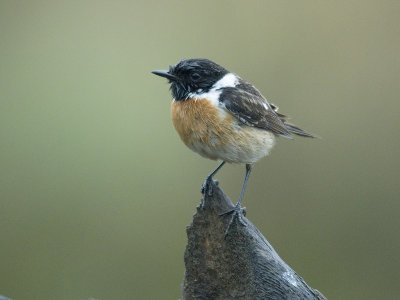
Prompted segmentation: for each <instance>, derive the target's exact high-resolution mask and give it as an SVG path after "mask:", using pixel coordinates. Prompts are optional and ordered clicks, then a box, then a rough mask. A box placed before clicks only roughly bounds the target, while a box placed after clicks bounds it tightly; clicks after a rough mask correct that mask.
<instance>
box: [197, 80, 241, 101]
mask: <svg viewBox="0 0 400 300" xmlns="http://www.w3.org/2000/svg"><path fill="white" fill-rule="evenodd" d="M238 83H239V78H238V77H237V76H236V75H235V74H233V73H228V74H226V75H225V76H224V77H222V78H221V79H220V80H218V81H217V82H216V83H214V85H213V86H212V88H211V89H210V90H209V91H208V92H207V93H200V94H198V93H190V94H189V98H193V99H195V100H200V99H207V100H209V101H211V102H212V103H213V104H214V105H218V98H219V95H220V94H221V93H222V91H221V89H223V88H227V87H235V86H237V85H238Z"/></svg>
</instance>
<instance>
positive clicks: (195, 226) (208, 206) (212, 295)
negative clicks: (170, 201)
mask: <svg viewBox="0 0 400 300" xmlns="http://www.w3.org/2000/svg"><path fill="white" fill-rule="evenodd" d="M211 188H212V195H211V196H210V195H206V198H205V203H204V207H203V208H200V207H198V208H197V212H196V214H195V215H194V217H193V222H192V223H191V224H190V225H189V226H188V228H187V235H188V245H187V247H186V251H185V257H184V259H185V268H186V270H185V278H184V282H183V285H182V297H183V300H189V299H199V300H200V299H204V300H206V299H326V298H325V297H324V296H323V295H322V294H321V293H320V292H319V291H318V290H315V289H313V288H311V287H310V286H308V285H307V284H306V283H305V281H304V280H303V279H302V278H301V277H299V276H298V275H297V274H296V272H294V271H293V270H292V269H291V268H290V267H289V266H288V265H287V264H286V263H285V262H284V261H283V260H282V259H281V258H280V257H279V255H278V254H277V253H276V252H275V250H274V249H273V248H272V246H271V245H270V243H269V242H268V241H267V239H266V238H265V237H264V236H263V235H262V234H261V233H260V231H259V230H258V229H257V228H256V227H255V226H254V225H253V224H252V223H251V222H250V221H249V220H248V219H246V218H244V220H245V221H246V223H247V226H243V225H242V224H240V223H239V222H238V221H237V218H236V219H235V220H234V222H233V224H232V226H231V227H230V229H229V234H228V235H227V236H226V237H225V235H224V234H225V230H226V228H227V225H228V223H229V220H230V215H224V216H220V214H221V213H223V212H226V211H227V210H229V209H231V208H232V207H233V204H232V202H231V200H230V199H229V198H228V197H227V196H226V195H225V194H224V193H223V191H222V190H221V189H220V188H219V187H218V186H217V184H215V183H214V182H213V183H212V184H211Z"/></svg>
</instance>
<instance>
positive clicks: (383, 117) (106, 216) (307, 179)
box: [0, 0, 400, 300]
mask: <svg viewBox="0 0 400 300" xmlns="http://www.w3.org/2000/svg"><path fill="white" fill-rule="evenodd" d="M399 16H400V3H399V2H398V1H364V0H359V1H249V2H244V1H242V2H234V1H201V2H200V1H196V2H194V1H193V2H189V1H165V2H158V1H155V2H154V1H143V2H139V1H50V0H48V1H1V4H0V138H1V143H0V241H1V245H0V294H2V295H5V296H7V297H10V298H13V299H14V300H19V299H41V300H43V299H66V300H70V299H87V298H89V297H94V298H96V299H101V300H105V299H178V298H179V297H180V284H181V282H182V279H183V272H184V264H183V252H184V248H185V244H186V233H185V226H186V225H187V224H189V223H190V221H191V218H192V215H193V213H194V212H195V208H196V206H197V205H198V204H199V201H200V197H201V195H200V192H199V191H200V186H201V184H202V182H203V180H204V178H205V176H206V175H207V174H208V173H209V172H210V171H211V170H212V169H213V168H214V167H216V165H217V162H215V161H209V160H206V159H204V158H201V157H200V156H198V155H197V154H194V153H192V152H191V151H190V150H188V149H187V148H186V147H185V146H184V145H183V144H182V142H181V141H180V140H179V138H178V135H177V134H176V133H175V131H174V129H173V126H172V124H171V121H170V111H169V110H170V102H171V95H170V92H169V91H168V85H167V83H166V80H163V79H161V78H157V77H155V76H154V75H152V74H151V73H150V71H151V70H153V69H163V68H167V67H168V65H169V64H175V63H177V62H178V61H179V60H180V59H181V58H189V57H206V58H210V59H212V60H215V61H216V62H218V63H220V64H221V65H223V66H225V67H226V68H228V69H229V70H231V71H233V72H235V73H237V74H239V75H240V76H242V77H243V78H245V79H247V80H249V81H250V82H252V83H254V84H255V85H256V86H257V87H258V88H259V89H260V90H261V91H262V92H263V93H264V95H266V97H267V98H268V99H269V100H270V101H271V102H273V103H276V104H277V105H279V106H280V111H281V112H283V113H287V114H289V115H290V116H292V121H293V122H294V123H295V124H298V125H300V126H301V127H303V128H304V129H306V130H309V131H311V132H314V133H316V134H318V135H319V136H321V137H322V139H320V140H309V139H301V138H298V139H296V140H294V141H291V140H285V139H280V140H279V141H278V144H277V146H276V147H275V149H274V150H273V151H272V153H271V155H270V156H269V157H268V158H266V159H263V160H262V161H260V162H259V163H258V164H257V165H256V167H255V169H254V172H253V174H252V177H251V178H250V182H249V185H248V189H247V192H246V196H245V199H244V204H245V206H246V207H247V210H248V215H247V216H248V217H249V218H250V220H251V221H253V223H255V224H256V225H257V226H258V227H259V229H260V230H261V231H262V232H263V233H264V234H265V236H266V237H267V238H268V239H269V241H270V242H271V243H272V245H274V247H275V249H276V250H277V252H278V253H279V254H280V255H281V257H282V258H283V259H284V260H285V261H286V262H287V263H288V264H289V265H290V266H291V267H292V268H293V269H294V270H296V272H298V274H299V275H300V276H302V277H303V278H304V279H305V280H306V282H307V283H308V284H310V285H311V286H312V287H314V288H317V289H319V290H320V291H321V292H322V293H324V294H325V295H326V296H327V297H329V298H331V299H394V298H396V297H398V295H399V294H400V286H399V283H398V281H399V268H400V261H399V250H400V234H399V229H400V201H399V189H400V188H399V167H400V164H399V162H400V159H399V154H400V153H399V146H400V141H399V129H400V121H399V119H400V118H399V117H400V113H399V110H400V104H399V94H400V76H399V74H400V55H399V53H400V18H399ZM243 176H244V167H243V166H238V165H229V166H227V167H225V168H224V169H223V170H222V171H221V172H220V173H219V175H218V176H217V177H218V179H219V180H220V183H221V186H222V187H223V188H224V190H225V192H226V193H227V194H228V195H230V196H231V198H232V199H237V197H238V195H239V190H240V186H241V183H242V180H243Z"/></svg>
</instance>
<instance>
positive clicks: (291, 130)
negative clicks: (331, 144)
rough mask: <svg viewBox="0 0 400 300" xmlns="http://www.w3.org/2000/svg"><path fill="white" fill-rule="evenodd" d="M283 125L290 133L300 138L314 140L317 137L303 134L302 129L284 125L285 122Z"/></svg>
mask: <svg viewBox="0 0 400 300" xmlns="http://www.w3.org/2000/svg"><path fill="white" fill-rule="evenodd" d="M284 124H285V126H286V129H287V130H288V131H289V132H290V133H294V134H297V135H300V136H305V137H310V138H315V137H317V136H316V135H314V134H311V133H308V132H305V131H304V130H303V129H300V128H299V127H297V126H295V125H293V124H290V123H286V122H285V123H284Z"/></svg>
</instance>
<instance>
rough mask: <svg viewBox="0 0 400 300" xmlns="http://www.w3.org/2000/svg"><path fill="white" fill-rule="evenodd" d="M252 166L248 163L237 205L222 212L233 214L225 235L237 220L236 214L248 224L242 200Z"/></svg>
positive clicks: (240, 220) (243, 223)
mask: <svg viewBox="0 0 400 300" xmlns="http://www.w3.org/2000/svg"><path fill="white" fill-rule="evenodd" d="M252 167H253V166H252V165H251V164H246V175H245V177H244V181H243V186H242V190H241V192H240V197H239V201H238V202H237V203H236V205H235V207H234V208H233V209H232V210H230V211H227V212H225V213H223V214H221V215H226V214H232V217H231V219H230V220H229V223H228V227H227V228H226V231H225V237H226V236H227V235H228V233H229V229H230V227H231V225H232V223H233V221H234V220H235V217H236V216H237V217H238V220H239V222H240V223H241V224H242V225H244V226H247V224H246V222H245V220H244V219H243V213H242V210H245V209H244V208H242V200H243V195H244V191H245V189H246V185H247V181H248V179H249V176H250V173H251V170H252Z"/></svg>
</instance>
